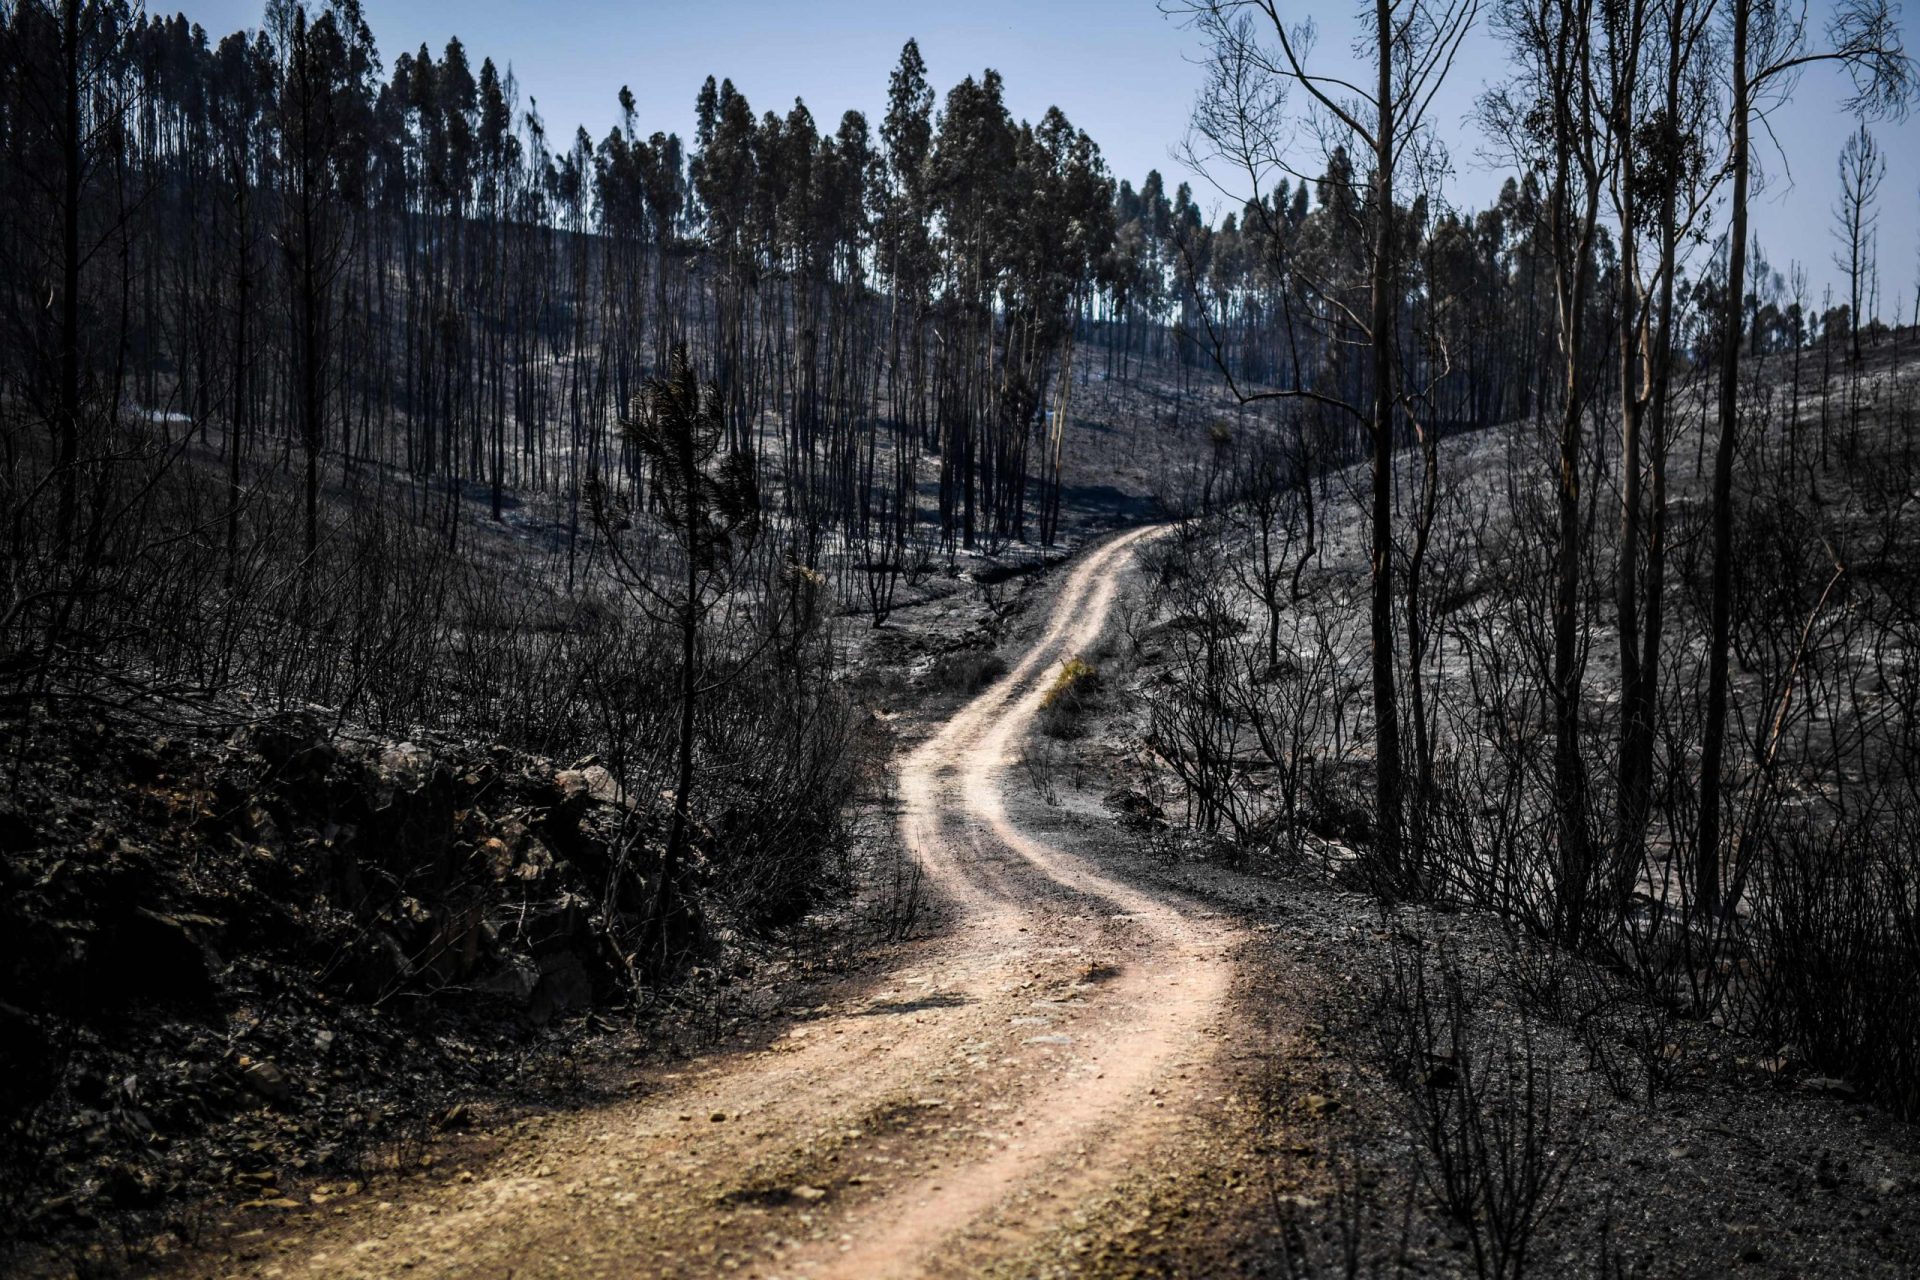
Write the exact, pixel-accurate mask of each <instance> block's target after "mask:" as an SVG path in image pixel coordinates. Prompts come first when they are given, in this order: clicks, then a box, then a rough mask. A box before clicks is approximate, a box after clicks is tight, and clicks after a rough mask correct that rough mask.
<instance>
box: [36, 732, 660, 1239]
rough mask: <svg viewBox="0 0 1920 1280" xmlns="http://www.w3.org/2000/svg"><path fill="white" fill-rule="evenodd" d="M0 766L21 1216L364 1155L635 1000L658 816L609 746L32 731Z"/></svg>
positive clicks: (39, 1220)
mask: <svg viewBox="0 0 1920 1280" xmlns="http://www.w3.org/2000/svg"><path fill="white" fill-rule="evenodd" d="M23 754H24V755H28V756H30V757H31V758H30V759H26V760H24V761H23V762H22V764H23V767H21V768H20V769H18V770H17V771H16V772H15V774H14V776H13V777H11V778H8V779H5V780H0V854H4V886H3V888H0V1125H4V1136H5V1160H4V1161H0V1164H4V1166H5V1167H0V1183H4V1185H3V1186H0V1190H4V1189H5V1186H13V1187H38V1188H40V1189H42V1190H43V1191H44V1194H34V1195H27V1194H25V1193H23V1196H22V1198H23V1199H24V1200H26V1201H27V1204H26V1207H25V1209H24V1211H23V1212H22V1213H21V1214H20V1215H19V1217H18V1223H19V1225H22V1226H24V1227H26V1228H27V1229H29V1230H33V1229H36V1228H40V1227H47V1226H49V1225H57V1224H58V1222H60V1221H73V1220H79V1221H85V1220H86V1219H87V1218H89V1217H90V1216H95V1215H98V1214H99V1213H102V1212H104V1211H106V1210H108V1209H112V1208H125V1207H127V1206H139V1205H142V1204H146V1203H150V1202H154V1201H157V1200H159V1199H161V1198H164V1197H165V1196H167V1195H168V1194H169V1193H170V1192H173V1191H175V1190H183V1189H184V1190H196V1191H202V1192H204V1191H207V1190H211V1189H217V1188H219V1187H222V1186H225V1185H227V1184H230V1183H232V1181H233V1179H235V1178H239V1177H242V1176H243V1175H250V1174H255V1173H260V1172H261V1171H262V1170H270V1169H272V1168H274V1167H276V1166H277V1165H278V1164H281V1163H284V1162H285V1161H288V1160H292V1159H296V1158H297V1159H300V1160H302V1161H305V1162H312V1163H314V1164H316V1165H317V1166H318V1167H325V1164H326V1162H327V1161H328V1160H329V1159H345V1158H346V1155H345V1153H346V1152H348V1151H349V1150H350V1149H351V1148H352V1146H353V1145H354V1143H355V1141H356V1139H357V1138H358V1137H363V1136H365V1135H366V1134H367V1133H369V1132H370V1131H371V1130H373V1129H376V1128H377V1127H378V1126H379V1124H380V1122H381V1118H382V1117H385V1116H397V1115H401V1114H423V1113H425V1112H426V1111H428V1110H430V1109H432V1108H433V1107H434V1106H436V1105H437V1103H436V1102H435V1099H437V1098H440V1097H443V1096H445V1097H451V1096H452V1095H453V1094H455V1093H457V1092H459V1091H460V1090H461V1089H462V1088H463V1087H466V1088H470V1087H472V1086H473V1085H474V1084H476V1083H479V1082H480V1081H482V1080H483V1079H485V1078H487V1077H488V1076H489V1073H494V1074H497V1070H496V1068H498V1067H499V1066H500V1064H501V1063H502V1062H503V1061H505V1060H506V1059H507V1058H508V1057H510V1056H511V1054H512V1053H513V1052H514V1049H515V1046H516V1045H517V1044H518V1043H520V1042H524V1041H525V1040H526V1039H527V1038H528V1037H532V1036H537V1035H539V1034H540V1029H541V1028H543V1027H545V1026H547V1025H549V1024H551V1023H553V1022H554V1021H555V1020H556V1019H562V1018H564V1017H566V1016H567V1015H569V1014H570V1013H574V1012H577V1011H581V1010H585V1009H587V1008H590V1007H592V1006H595V1005H597V1004H600V1003H603V1002H606V1001H608V1000H611V999H616V998H619V997H621V996H622V995H623V994H624V993H625V991H626V984H627V967H626V962H625V960H624V955H625V954H626V953H627V952H629V951H630V950H631V946H630V945H629V944H628V943H627V942H626V941H625V938H626V934H625V932H623V931H624V930H625V929H626V924H625V922H629V921H631V920H633V919H635V918H636V917H637V914H638V908H639V906H640V903H641V900H642V899H643V897H644V894H645V891H646V882H645V877H646V874H647V872H648V871H649V870H650V869H651V863H652V859H653V857H654V854H653V852H652V851H653V850H655V849H656V848H657V840H656V839H655V837H656V835H657V833H656V832H655V831H654V830H653V828H652V825H651V818H650V817H649V815H648V814H647V813H646V812H645V811H643V810H641V809H638V808H636V807H634V806H632V805H630V804H628V803H627V802H626V801H625V798H624V797H623V796H622V795H621V794H620V791H619V788H618V786H617V785H616V783H615V779H614V777H613V775H612V774H611V773H610V772H609V771H608V770H607V769H606V768H605V767H603V766H601V765H600V764H598V763H596V762H594V761H590V760H589V761H581V762H579V763H578V764H576V765H575V766H574V767H572V768H556V767H555V766H554V765H553V763H552V762H549V761H545V760H541V759H536V758H532V757H528V756H524V755H519V754H515V753H513V752H509V751H507V750H506V749H504V748H497V747H496V748H486V747H474V746H470V745H463V744H458V743H445V742H434V741H429V740H425V739H422V740H416V741H409V742H392V741H387V742H369V741H356V740H353V739H350V738H345V737H340V736H337V735H335V734H333V733H331V732H329V731H328V729H327V728H326V727H325V726H324V725H323V724H322V723H321V722H320V721H319V720H318V719H316V718H314V717H310V716H303V715H290V716H279V717H274V718H272V719H269V720H266V721H263V722H261V723H258V724H253V725H249V726H248V727H246V728H244V729H241V730H239V731H237V732H232V733H216V732H214V731H207V732H204V733H193V732H187V733H177V734H171V735H166V736H162V735H157V734H153V733H150V732H145V731H140V730H136V729H130V728H125V727H118V728H116V727H110V726H107V725H102V724H92V725H88V724H78V725H69V726H44V725H42V726H36V727H35V732H34V734H33V736H32V740H31V742H30V743H28V744H26V745H25V746H24V747H23Z"/></svg>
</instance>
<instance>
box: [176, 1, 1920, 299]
mask: <svg viewBox="0 0 1920 1280" xmlns="http://www.w3.org/2000/svg"><path fill="white" fill-rule="evenodd" d="M363 3H364V6H365V10H366V13H367V18H368V22H369V24H370V25H371V26H372V27H373V31H374V35H375V37H376V38H377V39H378V41H379V44H380V49H381V54H382V56H383V58H385V59H386V60H387V62H388V63H389V64H391V61H392V59H393V57H394V56H395V55H396V54H398V53H400V52H401V51H402V50H407V49H416V48H418V47H419V46H420V44H421V43H422V42H425V43H427V44H428V45H429V46H430V47H431V48H432V49H433V50H434V52H435V54H436V56H437V55H438V53H439V50H440V48H441V46H443V45H444V44H445V42H446V39H447V37H448V36H449V35H454V34H457V35H458V36H459V37H460V38H461V40H462V41H464V42H465V43H466V45H467V48H468V51H469V53H470V55H471V56H472V58H473V60H474V62H475V64H476V65H477V64H478V62H479V59H480V58H481V57H483V56H485V57H491V58H493V59H494V61H495V62H496V63H500V64H510V65H511V67H512V69H513V71H514V74H515V76H516V77H517V79H518V81H519V85H520V92H521V99H522V107H523V109H524V106H525V103H526V100H527V98H529V97H531V98H534V99H537V100H538V103H539V108H540V112H541V114H542V116H544V117H545V119H546V121H547V125H548V128H549V130H550V131H552V132H553V133H554V134H557V135H558V136H559V137H562V138H565V137H570V136H571V135H572V132H573V129H574V127H575V126H576V125H581V124H584V125H585V126H586V127H587V129H588V132H589V133H591V134H592V135H593V136H594V137H595V138H598V137H601V136H603V135H604V134H605V133H606V131H607V130H608V129H609V128H610V127H611V126H612V125H613V123H614V121H615V119H616V118H617V114H618V107H617V106H616V104H615V94H616V93H617V92H618V91H619V88H620V86H621V85H622V84H625V85H628V86H630V87H631V88H632V90H633V93H634V96H635V98H636V99H637V101H638V106H639V120H640V124H641V127H642V128H643V129H644V130H646V131H648V132H651V131H652V130H655V129H663V130H667V131H671V132H678V133H680V134H681V135H682V136H683V137H684V136H689V135H690V134H691V133H692V130H693V101H694V94H695V92H696V91H697V90H698V89H699V86H700V82H701V80H702V79H703V78H704V77H705V76H707V75H708V74H709V73H712V74H714V75H716V76H723V77H731V78H732V80H733V82H734V84H735V86H736V87H738V88H739V89H740V91H741V92H742V93H744V94H745V95H746V96H747V99H748V101H749V102H751V103H752V104H753V106H754V108H755V110H756V111H764V110H768V109H772V110H778V111H781V112H783V113H784V112H785V110H786V109H787V108H788V107H790V106H791V105H792V102H793V99H794V98H795V97H801V98H804V99H805V100H806V102H807V105H808V107H809V108H810V109H811V110H812V112H813V114H814V118H815V119H816V120H817V121H818V122H819V123H820V126H821V128H822V129H823V130H831V129H832V127H833V125H834V123H835V122H837V121H838V119H839V117H840V114H841V112H843V111H845V110H847V109H848V108H855V109H859V110H862V111H865V112H867V113H868V115H869V118H871V119H875V120H876V121H877V118H878V116H879V114H880V112H881V110H882V109H883V107H884V104H885V99H886V86H887V74H888V72H889V71H890V70H891V69H892V67H893V64H894V62H895V60H896V59H897V58H898V56H899V52H900V46H901V45H902V44H903V43H904V42H905V41H906V40H907V39H908V37H916V38H918V40H919V41H920V48H921V51H922V53H923V54H924V56H925V57H926V60H927V65H928V73H929V78H930V79H931V80H932V81H933V83H934V85H935V86H936V88H937V89H938V90H939V91H940V92H941V93H943V94H944V92H945V90H946V88H947V87H948V86H950V85H951V84H953V83H955V82H957V81H958V80H959V79H960V78H961V77H962V76H964V75H966V74H968V73H970V72H971V73H978V72H979V71H980V70H981V69H982V68H983V67H988V66H991V67H994V68H997V69H998V70H999V71H1000V72H1001V74H1002V75H1003V76H1005V78H1006V86H1007V100H1008V106H1009V108H1010V109H1011V110H1012V111H1013V112H1014V114H1015V115H1016V116H1022V117H1025V118H1028V119H1037V118H1038V117H1039V116H1040V114H1041V113H1042V112H1044V111H1045V110H1046V108H1047V107H1048V106H1049V105H1052V104H1057V105H1059V107H1060V108H1061V109H1062V110H1063V111H1065V112H1066V113H1067V115H1068V117H1069V118H1070V119H1072V121H1073V122H1074V123H1075V124H1076V125H1078V126H1080V127H1081V128H1083V129H1085V130H1086V131H1087V132H1088V133H1089V134H1091V135H1092V136H1093V138H1094V139H1095V141H1097V142H1098V143H1099V144H1100V147H1101V149H1102V151H1103V152H1104V153H1105V155H1106V158H1107V163H1108V165H1109V167H1110V168H1111V169H1112V170H1113V172H1114V174H1115V175H1116V176H1118V177H1124V178H1128V179H1131V180H1132V181H1133V182H1134V183H1135V185H1138V184H1139V182H1140V179H1141V178H1142V177H1143V176H1144V175H1145V173H1146V171H1147V170H1148V169H1150V168H1158V169H1160V170H1161V172H1162V173H1164V174H1166V175H1167V178H1168V185H1169V186H1170V187H1171V186H1172V185H1174V184H1175V183H1177V182H1179V181H1181V180H1188V181H1192V182H1193V183H1194V186H1195V190H1196V192H1197V193H1198V194H1199V196H1200V199H1201V202H1202V205H1203V207H1213V206H1216V205H1217V206H1219V207H1220V208H1221V209H1222V210H1223V211H1224V210H1225V209H1226V208H1229V207H1231V204H1232V203H1237V201H1229V200H1228V199H1227V198H1226V197H1225V196H1223V195H1222V194H1221V193H1219V192H1218V191H1215V190H1213V189H1212V188H1211V187H1209V185H1208V184H1207V183H1206V182H1205V180H1204V179H1202V178H1200V177H1198V176H1196V175H1194V174H1192V173H1191V172H1189V171H1188V170H1187V169H1186V167H1185V166H1184V165H1183V164H1181V163H1180V162H1179V161H1178V160H1176V159H1175V158H1173V156H1172V155H1171V154H1170V152H1171V149H1172V148H1173V147H1174V146H1175V144H1176V143H1177V142H1178V141H1179V140H1180V138H1181V136H1182V135H1183V133H1184V132H1185V129H1186V123H1187V118H1188V114H1189V110H1190V107H1191V105H1192V102H1193V97H1194V94H1195V92H1196V91H1197V89H1198V88H1199V86H1200V83H1201V79H1202V72H1201V69H1200V67H1199V65H1198V62H1199V60H1200V59H1201V58H1202V56H1203V53H1204V51H1203V49H1202V48H1201V47H1200V45H1199V43H1198V42H1197V41H1196V40H1195V38H1194V37H1193V35H1192V33H1190V32H1188V31H1186V30H1183V29H1182V28H1181V27H1180V26H1179V25H1177V24H1176V23H1174V22H1173V21H1170V20H1169V19H1167V18H1165V17H1163V16H1162V15H1161V14H1160V13H1159V11H1158V10H1157V9H1156V8H1155V6H1154V3H1153V0H704V2H698V3H689V2H686V0H621V2H615V0H573V2H565V0H547V2H546V3H527V2H526V0H469V2H468V3H463V4H446V3H432V2H430V0H363ZM1811 5H1812V12H1811V22H1810V26H1812V27H1813V28H1814V29H1816V30H1817V29H1818V28H1819V27H1820V26H1821V25H1822V23H1823V22H1824V19H1825V15H1826V10H1827V6H1828V0H1811ZM162 7H165V8H169V9H171V8H175V7H180V8H184V9H185V11H186V12H187V16H188V17H189V18H190V19H191V20H193V21H196V22H199V23H201V24H202V25H203V26H205V27H206V28H207V29H208V30H209V31H210V32H212V33H214V34H215V36H216V37H217V36H218V35H219V34H223V33H224V32H226V31H230V30H234V29H237V28H239V27H245V26H254V25H257V24H258V23H259V21H260V16H261V12H262V5H261V3H260V0H186V3H184V4H182V3H181V2H180V0H175V3H174V4H169V5H164V6H163V5H161V4H160V3H155V4H154V5H153V8H154V9H155V10H156V11H157V10H159V9H161V8H162ZM1483 7H1484V0H1483ZM1298 11H1299V13H1300V14H1301V15H1303V16H1304V15H1306V14H1308V13H1311V14H1312V16H1313V17H1314V20H1315V22H1316V23H1317V24H1318V26H1319V27H1320V30H1321V36H1320V42H1319V50H1318V52H1319V53H1320V54H1321V55H1323V56H1325V57H1327V58H1329V59H1336V60H1339V61H1343V62H1349V64H1350V59H1349V55H1348V48H1349V45H1350V43H1351V41H1352V38H1353V35H1354V33H1355V30H1356V26H1355V23H1354V20H1353V16H1352V8H1351V6H1350V5H1348V4H1346V3H1344V2H1343V3H1339V4H1331V5H1330V4H1326V3H1319V2H1316V3H1313V4H1310V5H1308V4H1302V5H1300V6H1299V9H1298ZM1902 27H1903V30H1904V33H1905V37H1906V44H1907V48H1908V50H1909V52H1913V53H1916V54H1920V3H1916V2H1915V0H1909V3H1908V6H1907V11H1906V12H1905V14H1904V15H1903V17H1902ZM1504 68H1505V58H1504V54H1503V51H1502V50H1501V48H1500V47H1499V45H1498V44H1497V42H1496V41H1495V39H1494V38H1493V36H1492V35H1491V34H1490V33H1489V32H1488V31H1487V29H1486V27H1485V24H1484V21H1483V22H1482V25H1481V27H1480V29H1479V30H1478V31H1477V32H1476V33H1475V34H1474V36H1473V37H1472V38H1471V39H1470V41H1469V43H1468V45H1467V47H1466V48H1465V49H1464V50H1463V53H1462V58H1461V61H1460V63H1459V65H1458V66H1457V67H1456V68H1455V71H1454V75H1453V79H1452V81H1451V83H1450V84H1449V86H1448V89H1447V91H1446V92H1445V93H1444V94H1443V95H1442V96H1441V97H1440V98H1439V99H1438V100H1437V101H1436V103H1435V112H1434V123H1435V125H1436V126H1437V128H1438V129H1439V131H1440V133H1441V136H1442V137H1443V138H1445V139H1446V140H1447V143H1448V146H1449V149H1450V150H1451V152H1452V155H1453V160H1454V170H1455V172H1454V176H1453V178H1452V180H1451V183H1450V187H1449V193H1450V196H1451V198H1452V200H1453V201H1454V202H1455V203H1456V204H1458V205H1460V206H1462V207H1467V208H1477V207H1484V206H1485V205H1486V204H1488V203H1489V202H1490V201H1491V200H1492V199H1493V197H1494V195H1495V194H1496V193H1497V191H1498V190H1499V184H1500V181H1501V179H1502V177H1503V176H1504V175H1505V173H1506V169H1505V167H1504V166H1501V165H1498V164H1496V163H1495V162H1494V161H1493V160H1492V159H1490V158H1489V157H1487V156H1486V155H1485V154H1484V148H1485V143H1484V140H1483V139H1482V137H1481V136H1480V134H1479V132H1478V130H1477V129H1476V128H1475V127H1474V125H1473V122H1472V115H1473V107H1474V102H1475V100H1476V98H1477V97H1478V96H1479V94H1480V93H1481V92H1482V90H1483V89H1484V88H1485V87H1486V86H1487V85H1488V84H1490V83H1492V82H1495V81H1497V80H1498V79H1499V78H1500V77H1501V76H1502V75H1503V74H1504ZM1846 91H1847V84H1846V79H1845V76H1844V75H1843V74H1841V73H1840V72H1838V71H1835V70H1829V69H1824V68H1814V69H1813V70H1811V71H1810V72H1809V73H1808V74H1807V75H1806V76H1805V78H1804V79H1803V81H1802V83H1801V85H1800V87H1799V89H1798V91H1797V92H1796V94H1795V95H1794V99H1793V102H1792V103H1791V104H1790V105H1789V106H1788V107H1787V108H1785V109H1783V110H1781V111H1779V112H1777V113H1776V114H1775V116H1774V117H1773V120H1772V129H1773V134H1774V136H1775V138H1777V140H1778V143H1779V147H1778V148H1777V149H1776V148H1775V147H1774V146H1772V145H1771V144H1768V145H1765V146H1764V147H1763V150H1762V155H1761V160H1762V166H1763V168H1764V169H1765V172H1766V181H1765V185H1764V188H1763V189H1762V190H1761V191H1760V192H1759V194H1758V196H1757V198H1756V201H1755V205H1754V217H1753V224H1754V229H1755V232H1756V233H1757V234H1758V235H1759V237H1760V241H1761V247H1762V250H1763V252H1764V253H1765V255H1766V257H1767V259H1768V260H1769V261H1770V262H1771V263H1772V264H1773V265H1774V266H1775V267H1776V268H1777V269H1779V270H1780V271H1781V272H1782V273H1783V274H1784V273H1785V270H1786V267H1787V264H1788V263H1789V261H1792V260H1796V259H1797V260H1798V261H1800V262H1801V263H1803V264H1804V265H1805V266H1806V269H1807V273H1808V275H1809V276H1810V277H1811V279H1812V281H1813V294H1814V300H1815V301H1817V300H1818V296H1819V292H1820V290H1821V288H1822V286H1823V285H1825V284H1827V283H1833V284H1835V285H1836V289H1835V293H1836V297H1837V296H1838V295H1839V294H1840V293H1841V292H1843V291H1844V290H1843V289H1841V288H1839V287H1838V286H1839V284H1840V279H1841V277H1840V273H1839V272H1838V270H1837V269H1836V268H1835V266H1834V264H1833V254H1834V251H1835V249H1836V247H1837V246H1836V242H1835V239H1834V236H1833V232H1832V227H1833V215H1832V207H1833V204H1834V199H1835V192H1836V179H1835V165H1836V161H1837V157H1838V154H1839V151H1840V147H1841V144H1842V142H1843V141H1844V140H1845V137H1846V135H1847V133H1848V132H1849V131H1850V130H1851V129H1852V128H1853V126H1854V122H1853V121H1852V119H1851V118H1850V117H1848V116H1847V115H1846V114H1844V113H1843V112H1842V111H1841V110H1840V109H1839V107H1838V106H1837V103H1838V102H1839V101H1840V100H1841V99H1842V98H1843V97H1844V96H1845V94H1846ZM1874 129H1875V132H1876V135H1877V136H1878V138H1879V140H1880V141H1881V143H1882V144H1883V150H1884V151H1885V153H1886V156H1887V176H1886V181H1885V183H1884V184H1883V186H1882V189H1881V199H1880V203H1881V216H1880V234H1879V258H1880V265H1881V273H1882V280H1883V283H1882V290H1881V304H1880V308H1879V311H1880V314H1881V315H1882V316H1883V317H1885V318H1889V319H1891V318H1893V317H1894V316H1895V315H1896V314H1897V315H1898V316H1899V317H1900V318H1901V319H1902V320H1907V319H1909V318H1911V316H1912V314H1913V308H1914V290H1915V283H1916V267H1917V266H1920V114H1916V115H1915V116H1913V117H1910V118H1909V119H1908V120H1906V121H1904V122H1900V123H1895V122H1885V123H1881V124H1878V125H1875V126H1874ZM1303 167H1309V166H1308V165H1307V163H1306V162H1305V161H1304V160H1303ZM1236 194H1238V193H1237V192H1236Z"/></svg>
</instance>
